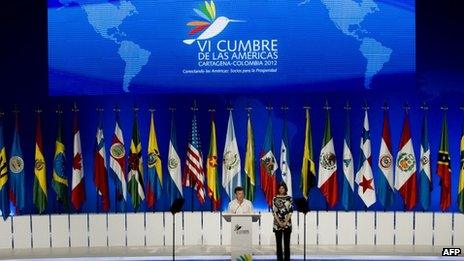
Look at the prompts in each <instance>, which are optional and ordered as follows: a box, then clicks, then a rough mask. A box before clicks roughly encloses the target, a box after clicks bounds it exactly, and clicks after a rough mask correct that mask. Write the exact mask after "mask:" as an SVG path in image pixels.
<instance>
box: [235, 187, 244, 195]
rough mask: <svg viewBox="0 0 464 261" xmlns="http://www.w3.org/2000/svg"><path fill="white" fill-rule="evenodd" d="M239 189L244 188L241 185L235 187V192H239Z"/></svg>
mask: <svg viewBox="0 0 464 261" xmlns="http://www.w3.org/2000/svg"><path fill="white" fill-rule="evenodd" d="M239 191H243V188H242V187H241V186H237V187H235V189H234V194H237V192H239Z"/></svg>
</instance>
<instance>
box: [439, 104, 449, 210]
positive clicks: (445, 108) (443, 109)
mask: <svg viewBox="0 0 464 261" xmlns="http://www.w3.org/2000/svg"><path fill="white" fill-rule="evenodd" d="M440 110H441V111H443V118H444V119H445V117H446V111H447V110H448V105H446V104H443V105H442V106H440ZM445 120H446V119H445ZM440 146H441V145H440ZM448 157H449V156H448ZM442 190H443V189H442ZM440 204H441V198H440ZM441 212H442V213H445V212H446V210H445V209H442V210H441Z"/></svg>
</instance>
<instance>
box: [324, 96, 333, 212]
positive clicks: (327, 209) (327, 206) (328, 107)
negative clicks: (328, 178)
mask: <svg viewBox="0 0 464 261" xmlns="http://www.w3.org/2000/svg"><path fill="white" fill-rule="evenodd" d="M323 109H324V110H325V111H326V117H328V115H329V111H330V109H332V107H330V105H329V101H328V100H327V99H326V100H325V104H324V107H323ZM325 211H329V202H328V201H327V199H326V200H325Z"/></svg>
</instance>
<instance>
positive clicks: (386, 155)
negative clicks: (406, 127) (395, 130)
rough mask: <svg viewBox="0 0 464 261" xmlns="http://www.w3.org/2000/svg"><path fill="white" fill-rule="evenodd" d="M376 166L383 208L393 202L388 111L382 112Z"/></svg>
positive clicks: (379, 195) (378, 189)
mask: <svg viewBox="0 0 464 261" xmlns="http://www.w3.org/2000/svg"><path fill="white" fill-rule="evenodd" d="M378 167H379V170H380V175H379V176H378V177H379V178H378V184H377V191H378V198H379V201H380V204H382V206H383V207H384V209H387V208H389V207H390V206H391V205H392V204H393V196H394V194H393V191H394V183H393V154H392V143H391V135H390V123H389V120H388V111H387V110H385V111H384V112H383V127H382V140H381V142H380V152H379V162H378Z"/></svg>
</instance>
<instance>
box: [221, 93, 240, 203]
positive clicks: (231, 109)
mask: <svg viewBox="0 0 464 261" xmlns="http://www.w3.org/2000/svg"><path fill="white" fill-rule="evenodd" d="M226 110H227V111H228V112H229V115H230V113H231V112H232V111H233V110H234V106H232V103H231V101H230V100H229V102H228V104H227V107H226ZM229 115H228V117H229ZM234 128H235V127H234ZM226 139H227V136H226ZM226 144H227V143H226ZM224 150H225V148H224ZM223 164H224V163H223ZM222 175H224V173H222ZM239 175H242V173H241V172H240V173H239ZM231 184H232V182H230V183H229V185H228V187H230V186H231ZM231 191H233V189H232V190H231ZM227 196H228V197H229V199H230V200H233V198H232V197H231V195H229V194H227Z"/></svg>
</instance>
